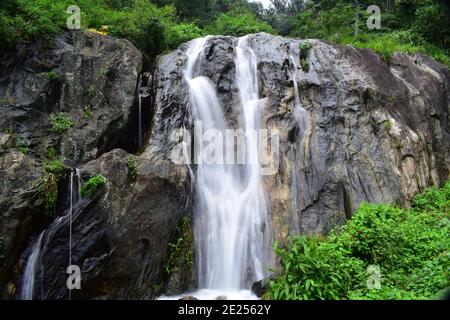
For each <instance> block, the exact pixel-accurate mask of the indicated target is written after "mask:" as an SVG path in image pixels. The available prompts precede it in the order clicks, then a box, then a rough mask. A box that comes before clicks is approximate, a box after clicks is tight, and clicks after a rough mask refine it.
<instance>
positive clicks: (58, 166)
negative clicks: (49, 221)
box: [41, 160, 70, 215]
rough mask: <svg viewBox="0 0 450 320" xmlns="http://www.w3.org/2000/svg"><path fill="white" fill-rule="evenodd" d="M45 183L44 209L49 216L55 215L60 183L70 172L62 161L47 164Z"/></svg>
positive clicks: (45, 166) (43, 188)
mask: <svg viewBox="0 0 450 320" xmlns="http://www.w3.org/2000/svg"><path fill="white" fill-rule="evenodd" d="M43 171H44V181H43V184H42V190H41V191H42V196H43V199H44V209H45V212H46V213H47V214H48V215H53V214H54V213H55V210H56V204H57V201H58V182H59V181H60V180H61V179H62V178H64V177H65V176H66V174H67V173H69V172H70V169H69V168H68V167H66V166H65V165H64V164H63V163H62V162H61V161H59V160H54V161H51V162H45V163H44V166H43Z"/></svg>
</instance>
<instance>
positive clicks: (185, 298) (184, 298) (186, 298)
mask: <svg viewBox="0 0 450 320" xmlns="http://www.w3.org/2000/svg"><path fill="white" fill-rule="evenodd" d="M195 300H198V299H197V298H196V297H194V296H187V297H183V298H181V299H179V301H195Z"/></svg>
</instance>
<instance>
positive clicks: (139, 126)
mask: <svg viewBox="0 0 450 320" xmlns="http://www.w3.org/2000/svg"><path fill="white" fill-rule="evenodd" d="M138 121H139V124H138V130H139V132H138V137H139V140H138V145H139V148H140V147H142V94H141V93H139V110H138Z"/></svg>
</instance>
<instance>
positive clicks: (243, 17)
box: [205, 13, 276, 37]
mask: <svg viewBox="0 0 450 320" xmlns="http://www.w3.org/2000/svg"><path fill="white" fill-rule="evenodd" d="M205 31H206V32H207V33H208V34H214V35H227V36H236V37H240V36H244V35H246V34H249V33H257V32H267V33H270V34H276V31H275V30H274V29H273V28H272V27H271V26H270V25H269V24H268V23H266V22H263V21H261V20H259V19H258V18H256V16H254V15H253V14H251V13H244V14H235V13H230V14H225V13H222V14H221V15H219V17H217V19H216V20H215V21H214V22H213V23H212V24H211V25H208V26H207V27H206V28H205Z"/></svg>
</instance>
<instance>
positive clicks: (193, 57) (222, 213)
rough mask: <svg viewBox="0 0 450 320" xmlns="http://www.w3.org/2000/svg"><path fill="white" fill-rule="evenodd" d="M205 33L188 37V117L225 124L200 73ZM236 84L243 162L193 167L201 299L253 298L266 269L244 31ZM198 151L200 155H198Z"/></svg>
mask: <svg viewBox="0 0 450 320" xmlns="http://www.w3.org/2000/svg"><path fill="white" fill-rule="evenodd" d="M207 41H208V38H203V39H197V40H194V41H193V42H191V45H190V47H189V48H188V50H187V57H188V59H187V62H186V68H185V73H184V77H185V80H186V82H187V84H188V85H189V89H190V101H191V108H192V109H191V112H192V114H191V117H192V118H193V120H194V121H201V123H202V130H203V131H205V130H208V129H216V130H219V131H220V132H224V131H225V130H226V129H227V128H228V124H227V119H226V117H225V115H224V113H223V109H224V108H223V106H222V105H221V103H220V102H219V99H218V96H217V92H216V88H215V85H214V84H213V83H212V81H211V80H210V79H209V78H207V77H205V76H202V73H201V70H199V67H198V66H199V64H198V63H199V62H200V61H201V60H202V59H203V51H204V47H205V44H206V43H207ZM235 50H236V56H235V65H236V82H237V83H236V87H238V88H239V97H240V110H241V118H242V123H243V126H244V128H243V129H245V132H246V134H245V155H246V162H245V163H246V164H243V165H238V164H236V165H226V164H204V163H206V161H200V162H199V165H198V166H197V168H196V172H195V192H196V204H195V214H194V226H195V227H194V229H195V241H196V256H197V267H198V270H197V271H198V280H199V291H198V292H195V293H192V294H191V295H193V296H195V297H197V298H200V299H215V298H217V297H218V296H222V297H227V298H228V299H250V298H256V297H255V296H253V295H252V294H251V293H250V291H249V289H250V286H251V284H252V283H254V282H256V281H259V280H262V279H263V278H264V277H266V276H267V275H268V271H269V270H268V269H269V267H270V266H271V265H270V264H271V259H268V257H269V256H270V254H271V250H272V249H271V245H272V237H271V234H270V232H271V231H270V230H271V227H270V220H269V214H268V208H267V202H266V195H265V194H264V189H263V183H262V177H261V165H260V161H259V156H260V153H259V148H258V137H257V136H256V135H255V134H252V133H253V132H255V130H257V129H259V125H260V120H261V116H262V111H263V103H262V101H261V99H260V97H259V88H258V71H257V59H256V56H255V54H254V52H253V51H252V49H251V48H250V46H249V45H248V39H247V38H246V37H244V38H241V39H239V42H238V43H237V45H236V48H235ZM200 157H201V156H200Z"/></svg>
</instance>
